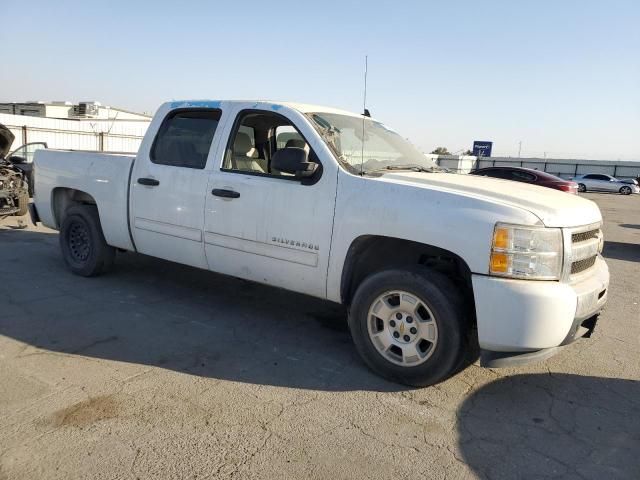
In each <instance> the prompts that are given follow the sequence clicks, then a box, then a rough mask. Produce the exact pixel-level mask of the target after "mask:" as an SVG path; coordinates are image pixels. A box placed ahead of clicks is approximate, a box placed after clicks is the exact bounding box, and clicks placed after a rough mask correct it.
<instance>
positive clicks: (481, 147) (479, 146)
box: [473, 140, 493, 157]
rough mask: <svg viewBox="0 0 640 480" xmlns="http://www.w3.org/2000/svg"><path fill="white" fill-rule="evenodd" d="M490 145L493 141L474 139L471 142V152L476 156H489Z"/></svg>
mask: <svg viewBox="0 0 640 480" xmlns="http://www.w3.org/2000/svg"><path fill="white" fill-rule="evenodd" d="M492 146H493V142H483V141H481V140H476V141H475V142H473V154H474V155H475V156H476V157H490V156H491V147H492Z"/></svg>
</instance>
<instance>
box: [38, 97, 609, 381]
mask: <svg viewBox="0 0 640 480" xmlns="http://www.w3.org/2000/svg"><path fill="white" fill-rule="evenodd" d="M34 171H35V197H34V198H35V200H34V202H35V203H34V205H35V208H34V209H33V210H32V215H33V216H34V219H35V221H38V219H40V221H42V223H43V224H44V225H46V226H48V227H51V228H54V229H58V230H59V231H60V235H59V238H60V247H61V249H62V255H63V257H64V260H65V262H66V264H67V266H68V267H69V268H70V269H71V271H73V272H74V273H76V274H79V275H84V276H92V275H96V274H99V273H101V272H103V271H105V270H107V269H108V268H109V267H111V265H112V264H113V261H114V257H115V255H116V251H121V250H129V251H133V252H139V253H142V254H146V255H151V256H155V257H159V258H164V259H167V260H171V261H173V262H179V263H182V264H186V265H191V266H193V267H197V268H203V269H209V270H212V271H214V272H218V273H221V274H226V275H231V276H234V277H240V278H243V279H247V280H252V281H255V282H260V283H264V284H268V285H272V286H276V287H281V288H284V289H288V290H293V291H296V292H300V293H303V294H308V295H312V296H315V297H320V298H324V299H328V300H331V301H333V302H338V303H342V304H345V305H346V306H347V307H348V312H349V315H348V323H349V327H350V330H351V334H352V337H353V341H354V343H355V346H356V348H357V350H358V352H359V353H360V355H361V356H362V358H363V359H364V361H365V362H366V363H367V365H368V366H369V367H370V368H371V369H372V370H374V371H375V372H377V373H378V374H380V375H382V376H384V377H386V378H389V379H391V380H394V381H397V382H402V383H405V384H409V385H416V386H422V385H430V384H433V383H435V382H438V381H440V380H442V379H444V378H446V377H447V376H450V375H451V374H453V373H455V372H456V371H457V370H459V369H460V368H461V367H462V366H463V364H464V361H465V359H468V358H469V355H468V353H469V352H475V353H477V351H478V346H479V348H480V359H481V363H482V364H483V365H485V366H491V367H498V366H505V365H517V364H520V363H525V362H528V361H533V360H541V359H543V358H546V357H548V356H550V355H551V354H553V353H555V352H556V351H558V350H559V349H560V347H561V346H563V345H566V344H568V343H570V342H572V341H574V340H576V339H577V338H579V337H582V336H588V335H589V334H590V333H591V331H592V330H593V328H594V325H595V321H596V319H597V316H598V313H599V312H600V310H601V309H602V307H603V305H604V303H605V301H606V298H607V287H608V283H609V271H608V269H607V265H606V264H605V262H604V261H603V259H602V257H601V255H600V252H601V250H602V245H603V239H602V232H601V223H602V217H601V214H600V211H599V209H598V207H597V206H596V205H595V204H594V203H593V202H591V201H588V200H585V199H583V198H579V197H578V196H576V195H568V194H566V193H563V192H560V191H554V190H551V189H548V188H543V187H538V186H533V185H525V184H520V183H513V182H509V181H506V180H499V179H492V178H482V177H477V176H469V175H458V174H452V173H446V172H445V171H443V170H442V169H440V168H438V167H437V166H436V165H435V164H434V163H432V161H431V160H429V159H428V158H426V157H425V156H424V155H423V154H421V153H420V152H419V151H417V150H416V149H415V148H414V147H413V146H412V145H411V144H410V143H409V142H407V141H406V140H404V139H403V137H401V136H400V135H399V134H397V133H395V132H394V131H393V130H391V129H390V128H388V127H387V126H385V125H384V124H382V123H380V122H378V121H376V120H373V119H371V118H370V117H368V116H364V115H357V114H353V113H349V112H345V111H341V110H336V109H333V108H327V107H319V106H310V105H301V104H292V103H273V102H264V101H257V102H245V101H177V102H170V103H165V104H164V105H162V106H161V107H160V109H159V110H158V112H157V114H156V115H155V117H154V119H153V121H152V122H151V125H150V127H149V129H148V131H147V134H146V136H145V138H144V140H143V141H142V144H141V146H140V150H139V152H138V153H137V155H135V156H124V155H108V154H101V153H89V152H66V151H55V150H40V151H38V152H37V153H36V156H35V167H34Z"/></svg>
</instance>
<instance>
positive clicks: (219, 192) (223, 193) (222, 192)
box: [211, 188, 240, 198]
mask: <svg viewBox="0 0 640 480" xmlns="http://www.w3.org/2000/svg"><path fill="white" fill-rule="evenodd" d="M211 193H212V194H214V195H215V196H216V197H224V198H238V197H239V196H240V194H239V193H238V192H234V191H233V190H226V189H224V188H214V189H213V190H211Z"/></svg>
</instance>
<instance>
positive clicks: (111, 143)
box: [0, 102, 151, 153]
mask: <svg viewBox="0 0 640 480" xmlns="http://www.w3.org/2000/svg"><path fill="white" fill-rule="evenodd" d="M0 123H2V124H3V125H4V126H6V127H7V128H9V130H11V132H12V133H13V134H14V135H15V140H14V141H13V145H12V150H15V149H16V148H18V147H20V146H21V145H24V144H27V143H34V142H44V143H46V144H47V145H48V147H49V148H59V149H70V150H93V151H112V152H127V153H134V152H136V151H137V150H138V147H139V146H140V142H141V141H142V137H143V135H144V133H145V132H146V130H147V128H148V127H149V124H150V123H151V117H150V116H149V115H144V114H141V113H135V112H130V111H128V110H123V109H121V108H115V107H108V106H104V105H102V104H100V103H99V102H79V103H71V102H24V103H17V102H11V103H0Z"/></svg>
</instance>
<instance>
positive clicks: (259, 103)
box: [163, 99, 361, 117]
mask: <svg viewBox="0 0 640 480" xmlns="http://www.w3.org/2000/svg"><path fill="white" fill-rule="evenodd" d="M223 104H224V105H227V106H232V105H238V106H242V107H245V108H262V109H267V110H273V111H276V112H277V111H278V110H280V109H281V108H290V109H292V110H297V111H298V112H300V113H310V112H323V113H335V114H340V115H348V116H352V117H361V114H358V113H353V112H349V111H347V110H342V109H339V108H333V107H327V106H323V105H313V104H307V103H296V102H277V101H271V100H206V99H200V100H173V101H171V102H166V103H165V104H163V106H165V105H167V106H168V107H169V109H171V110H173V109H176V108H221V107H222V105H223Z"/></svg>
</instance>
